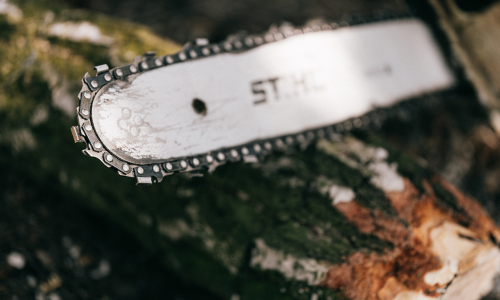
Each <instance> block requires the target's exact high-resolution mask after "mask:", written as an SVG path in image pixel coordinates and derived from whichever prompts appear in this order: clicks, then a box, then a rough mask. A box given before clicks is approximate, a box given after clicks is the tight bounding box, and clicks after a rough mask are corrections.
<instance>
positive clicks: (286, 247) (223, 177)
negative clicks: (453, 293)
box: [0, 4, 498, 299]
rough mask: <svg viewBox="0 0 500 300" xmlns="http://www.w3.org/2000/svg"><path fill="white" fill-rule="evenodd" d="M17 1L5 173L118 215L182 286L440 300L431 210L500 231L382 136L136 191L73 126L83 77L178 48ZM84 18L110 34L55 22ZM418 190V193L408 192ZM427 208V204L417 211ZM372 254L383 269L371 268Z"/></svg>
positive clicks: (339, 141) (1, 108) (264, 295)
mask: <svg viewBox="0 0 500 300" xmlns="http://www.w3.org/2000/svg"><path fill="white" fill-rule="evenodd" d="M16 7H17V8H18V9H20V11H21V12H22V16H21V17H20V18H16V17H15V16H14V17H13V16H9V15H8V14H6V15H3V16H0V18H1V20H0V22H1V26H0V30H2V32H0V35H2V36H3V39H2V40H0V53H1V58H0V59H1V60H2V62H1V64H0V65H1V66H2V67H1V68H0V82H1V84H2V89H1V90H0V97H1V98H0V124H1V125H0V170H1V172H2V174H8V176H6V177H5V178H8V180H9V182H12V184H14V183H15V181H16V180H24V181H27V182H30V183H31V184H33V185H36V186H42V187H46V188H50V189H57V190H58V191H59V193H60V194H61V196H62V197H64V198H65V199H66V200H67V201H73V202H74V203H75V204H78V205H82V206H83V207H85V208H87V209H89V210H92V211H94V212H96V213H99V214H102V215H104V216H105V217H106V218H110V219H112V220H114V222H116V223H118V224H120V225H122V226H123V227H125V228H127V229H128V230H129V231H130V232H132V233H133V234H134V236H135V237H136V238H137V239H138V240H139V241H140V242H141V243H142V244H143V245H144V246H145V247H146V248H148V249H149V250H150V251H151V252H153V253H156V254H157V255H158V257H161V263H162V264H163V265H165V267H166V268H168V269H170V270H172V271H173V272H175V273H176V274H177V275H178V276H179V277H181V278H184V279H185V280H186V281H189V282H192V283H193V284H195V285H200V286H204V287H206V288H208V289H210V290H211V291H213V292H214V293H216V294H218V295H220V296H221V297H223V298H230V297H233V299H237V297H239V298H240V299H318V298H320V299H341V298H343V297H348V298H353V299H376V298H374V297H379V298H380V297H382V296H380V295H378V294H377V293H378V292H379V291H380V290H383V288H384V287H386V286H388V282H393V281H390V280H392V279H391V278H394V280H395V282H397V283H398V284H399V285H397V287H398V289H399V290H406V291H415V292H418V293H424V292H425V293H427V294H432V295H435V294H436V293H439V291H438V289H441V288H442V287H443V284H435V285H432V284H429V283H426V282H424V281H423V279H420V280H419V279H418V278H414V277H415V276H414V275H412V272H414V271H415V270H420V271H421V272H422V273H421V274H420V275H421V277H422V276H423V275H425V274H426V273H428V272H431V271H434V270H437V269H439V268H440V267H441V266H442V263H443V262H442V261H440V259H441V257H440V256H439V255H438V254H436V253H435V252H433V250H432V249H431V248H432V247H431V246H432V245H431V244H429V243H430V242H429V241H428V240H425V239H423V240H422V241H423V242H425V243H427V244H426V246H425V247H423V248H422V247H420V246H418V247H417V246H416V245H417V244H418V243H419V241H420V240H419V239H418V238H414V237H413V236H415V235H416V234H415V233H414V232H413V231H412V230H413V229H414V228H418V226H420V224H421V223H425V222H424V220H426V216H427V215H426V214H427V213H433V212H434V213H435V214H438V213H437V212H439V214H438V215H439V218H441V219H440V220H442V222H452V223H454V224H460V226H462V227H463V228H466V229H467V230H469V231H470V232H472V233H470V235H472V237H471V238H473V239H476V240H478V241H481V243H483V244H488V243H490V244H491V243H496V239H497V237H498V232H497V228H496V227H495V226H494V225H493V223H492V222H491V220H490V219H489V218H488V217H487V216H486V214H485V213H484V212H483V211H482V209H481V208H479V207H476V206H474V205H473V204H470V203H473V202H471V201H470V200H463V199H462V198H461V197H463V196H462V195H461V194H460V193H458V192H456V191H455V190H454V189H453V188H452V187H450V186H448V185H447V184H446V183H444V182H443V181H441V180H440V179H439V178H438V177H436V176H435V175H434V174H433V173H432V172H430V171H428V170H427V169H426V168H425V167H424V166H423V165H422V163H420V162H419V160H418V159H416V158H414V157H411V156H409V155H407V154H405V153H402V152H401V151H399V150H397V149H393V148H391V147H390V146H389V145H388V143H387V142H386V141H384V140H382V139H380V138H379V137H378V135H377V133H374V132H355V133H354V134H353V135H350V136H345V137H342V136H338V137H336V140H335V141H331V140H329V141H327V140H323V141H320V142H319V143H317V144H314V145H310V146H309V147H308V148H307V149H305V150H303V151H297V152H294V153H288V154H279V153H278V154H274V155H271V156H270V157H267V158H266V159H265V160H264V161H262V162H260V163H257V164H251V165H250V164H244V163H232V164H228V165H225V166H222V167H220V168H218V169H217V170H216V172H214V173H213V174H210V175H206V176H204V177H202V178H188V177H186V176H184V175H180V174H176V175H173V176H169V177H167V178H165V179H164V181H163V182H162V183H161V184H155V185H153V186H148V187H141V186H135V185H134V182H133V180H132V179H130V178H124V177H120V176H118V175H116V174H113V173H112V172H111V171H110V170H106V169H105V168H104V166H103V165H102V164H101V163H100V162H99V161H97V160H95V159H91V158H88V157H85V156H83V155H82V154H81V153H80V151H81V150H82V149H81V145H80V144H77V145H75V144H73V140H72V137H71V134H70V131H69V127H70V126H72V125H74V124H76V120H75V112H74V107H76V103H77V99H76V95H77V93H78V90H79V88H80V86H79V85H80V79H81V76H82V75H83V74H84V73H85V72H87V71H89V70H91V69H92V67H93V65H94V64H101V63H108V64H110V65H111V66H112V67H113V66H116V65H118V64H121V63H122V62H124V61H129V60H130V59H132V58H133V57H134V56H135V55H140V54H142V53H144V52H146V51H148V50H156V51H158V53H159V54H165V53H169V52H174V51H176V50H178V49H179V46H177V45H175V44H173V43H171V42H169V41H166V40H164V39H160V38H158V37H156V36H154V35H153V34H152V33H151V32H149V31H148V30H147V29H145V28H143V27H140V26H137V25H135V24H129V23H126V22H124V21H120V20H115V19H109V18H106V17H104V16H94V15H89V14H87V13H85V12H81V11H67V10H61V9H59V8H57V7H51V8H50V9H51V11H47V10H46V9H47V7H46V6H40V5H37V4H24V5H18V6H16ZM82 22H88V25H90V26H91V28H94V29H95V28H97V29H98V31H99V32H100V37H101V39H100V40H97V41H93V42H91V41H88V40H85V39H83V40H78V39H76V38H72V37H71V36H64V35H62V34H57V33H54V32H53V31H51V28H53V27H52V26H54V25H56V24H62V25H66V26H73V25H79V24H80V25H81V24H82ZM73 28H75V27H73ZM51 32H52V33H51ZM68 107H69V108H68ZM2 176H3V175H2ZM405 193H406V194H405ZM410 194H411V197H409V196H408V197H409V198H408V199H410V198H411V199H410V200H411V201H416V202H411V201H410V200H408V199H406V198H405V197H406V196H403V195H410ZM401 199H406V200H404V201H407V202H405V203H410V202H411V203H413V204H411V205H413V206H411V207H410V206H408V209H409V210H410V211H409V212H408V211H405V210H404V209H403V208H401V207H399V206H398V203H402V201H403V200H401ZM415 199H417V200H418V201H417V200H415ZM422 199H423V200H422ZM425 199H427V200H425ZM429 199H430V200H429ZM419 201H420V202H419ZM426 201H428V202H426ZM419 203H428V205H430V207H432V209H417V208H415V207H419V205H420V204H419ZM471 205H472V206H471ZM470 207H473V209H471V208H470ZM436 226H437V225H436ZM457 226H458V225H457ZM490 239H491V240H492V241H493V242H492V241H490ZM422 241H420V242H422ZM488 245H489V244H488ZM419 247H420V248H419ZM414 249H420V250H414ZM412 251H414V252H415V251H416V252H415V253H416V254H415V253H414V252H412ZM411 253H413V254H411ZM416 257H418V258H419V259H416ZM370 262H372V263H373V264H374V266H378V264H380V265H383V266H385V267H383V268H382V267H376V268H375V269H373V268H372V269H370V267H369V264H370ZM403 266H409V267H408V268H406V269H405V268H403ZM356 268H358V269H359V270H364V271H363V272H362V273H363V274H359V272H358V273H356V271H353V270H355V269H356ZM375 271H376V272H375ZM335 272H340V275H338V274H337V275H336V273H335ZM398 272H399V273H398ZM379 273H380V274H379ZM420 275H419V276H420ZM342 276H344V277H345V279H346V280H347V282H343V281H342V280H340V279H339V278H340V277H342ZM366 276H368V277H366ZM370 276H372V277H370ZM405 276H406V277H405ZM405 278H406V279H405ZM408 278H409V279H408ZM370 280H373V282H374V283H373V284H372V283H367V281H370ZM448 284H449V282H446V284H444V286H448ZM401 286H402V287H401ZM364 289H366V290H364ZM385 290H391V289H389V288H387V289H385ZM393 290H397V289H393ZM391 291H392V290H391ZM377 295H378V296H377ZM235 297H236V298H235ZM386 299H390V298H386Z"/></svg>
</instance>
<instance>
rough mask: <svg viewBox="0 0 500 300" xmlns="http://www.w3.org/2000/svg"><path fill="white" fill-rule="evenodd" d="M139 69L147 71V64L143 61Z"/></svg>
mask: <svg viewBox="0 0 500 300" xmlns="http://www.w3.org/2000/svg"><path fill="white" fill-rule="evenodd" d="M141 68H142V69H143V70H147V69H148V68H149V66H148V63H147V62H145V61H143V62H141Z"/></svg>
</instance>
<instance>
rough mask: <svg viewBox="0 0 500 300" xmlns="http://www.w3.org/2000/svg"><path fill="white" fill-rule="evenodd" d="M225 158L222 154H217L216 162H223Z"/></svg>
mask: <svg viewBox="0 0 500 300" xmlns="http://www.w3.org/2000/svg"><path fill="white" fill-rule="evenodd" d="M225 158H226V156H225V155H224V153H222V152H219V153H218V154H217V159H218V160H224V159H225Z"/></svg>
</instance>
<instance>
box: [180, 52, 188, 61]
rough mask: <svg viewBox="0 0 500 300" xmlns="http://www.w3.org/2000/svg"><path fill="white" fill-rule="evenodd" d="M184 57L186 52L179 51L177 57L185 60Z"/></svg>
mask: <svg viewBox="0 0 500 300" xmlns="http://www.w3.org/2000/svg"><path fill="white" fill-rule="evenodd" d="M186 58H187V56H186V53H184V52H180V53H179V59H180V60H186Z"/></svg>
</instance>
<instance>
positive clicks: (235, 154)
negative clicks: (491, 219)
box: [231, 149, 238, 157]
mask: <svg viewBox="0 0 500 300" xmlns="http://www.w3.org/2000/svg"><path fill="white" fill-rule="evenodd" d="M231 156H232V157H238V151H236V150H234V149H233V150H231Z"/></svg>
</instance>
